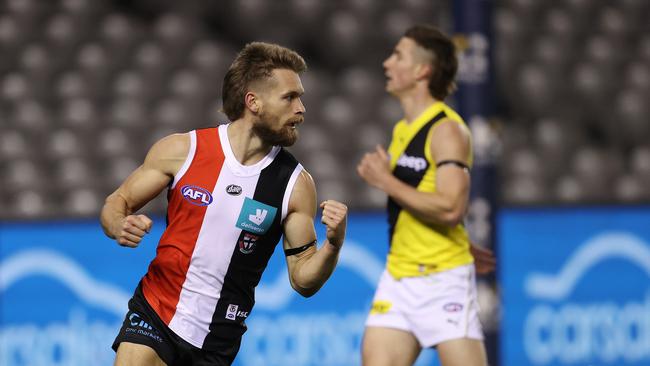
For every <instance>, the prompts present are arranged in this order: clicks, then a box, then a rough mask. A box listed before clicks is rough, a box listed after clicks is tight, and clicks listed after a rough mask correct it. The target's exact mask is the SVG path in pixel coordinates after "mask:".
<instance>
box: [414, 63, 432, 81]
mask: <svg viewBox="0 0 650 366" xmlns="http://www.w3.org/2000/svg"><path fill="white" fill-rule="evenodd" d="M432 73H433V66H432V65H431V64H430V63H421V64H418V65H417V66H416V68H415V77H416V79H417V80H424V79H427V80H428V79H429V77H430V76H431V74H432Z"/></svg>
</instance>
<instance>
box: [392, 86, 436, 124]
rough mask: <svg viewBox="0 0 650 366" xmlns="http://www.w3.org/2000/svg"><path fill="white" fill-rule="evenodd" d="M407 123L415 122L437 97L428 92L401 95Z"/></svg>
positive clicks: (400, 98)
mask: <svg viewBox="0 0 650 366" xmlns="http://www.w3.org/2000/svg"><path fill="white" fill-rule="evenodd" d="M399 101H400V103H401V104H402V110H403V111H404V119H405V120H406V123H411V122H413V121H414V120H415V119H416V118H418V117H419V116H420V115H421V114H422V112H424V111H425V110H426V109H427V108H429V107H430V106H431V105H432V104H433V103H435V102H436V99H435V98H433V97H432V96H431V94H429V93H428V92H426V93H425V92H417V91H416V92H414V93H409V94H406V95H403V96H400V97H399Z"/></svg>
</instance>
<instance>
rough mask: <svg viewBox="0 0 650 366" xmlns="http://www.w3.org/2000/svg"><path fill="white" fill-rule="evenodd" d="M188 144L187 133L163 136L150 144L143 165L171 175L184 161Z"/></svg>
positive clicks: (189, 142) (187, 151)
mask: <svg viewBox="0 0 650 366" xmlns="http://www.w3.org/2000/svg"><path fill="white" fill-rule="evenodd" d="M190 146H191V139H190V134H189V133H175V134H171V135H168V136H165V137H163V138H162V139H160V140H158V141H157V142H156V143H155V144H153V146H151V148H150V149H149V152H148V153H147V157H146V159H145V165H147V166H149V167H151V168H154V169H157V170H160V171H162V172H164V173H165V174H168V175H171V176H173V175H175V174H176V172H178V171H179V170H180V168H181V167H182V166H183V163H185V160H186V159H187V155H188V154H189V151H190Z"/></svg>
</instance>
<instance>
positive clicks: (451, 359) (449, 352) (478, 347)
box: [437, 338, 488, 366]
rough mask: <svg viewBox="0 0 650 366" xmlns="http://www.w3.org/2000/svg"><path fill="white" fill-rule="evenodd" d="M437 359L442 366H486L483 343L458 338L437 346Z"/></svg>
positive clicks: (476, 340)
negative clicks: (438, 358)
mask: <svg viewBox="0 0 650 366" xmlns="http://www.w3.org/2000/svg"><path fill="white" fill-rule="evenodd" d="M437 349H438V357H440V364H441V365H442V366H487V364H488V363H487V356H486V354H485V346H484V345H483V341H480V340H478V339H470V338H460V339H453V340H450V341H445V342H442V343H440V344H438V347H437Z"/></svg>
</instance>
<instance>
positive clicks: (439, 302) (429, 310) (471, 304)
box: [366, 264, 483, 348]
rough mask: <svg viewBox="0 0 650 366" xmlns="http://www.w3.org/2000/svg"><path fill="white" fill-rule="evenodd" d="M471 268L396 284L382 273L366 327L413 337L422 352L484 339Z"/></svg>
mask: <svg viewBox="0 0 650 366" xmlns="http://www.w3.org/2000/svg"><path fill="white" fill-rule="evenodd" d="M478 313H479V307H478V300H477V297H476V277H475V274H474V265H472V264H470V265H466V266H461V267H457V268H454V269H451V270H448V271H444V272H438V273H434V274H431V275H427V276H422V277H405V278H402V279H401V280H395V279H394V278H393V276H391V275H390V274H389V273H388V271H384V273H383V274H382V276H381V280H380V281H379V285H378V286H377V291H376V292H375V297H374V299H373V303H372V309H371V311H370V315H369V316H368V319H367V320H366V327H385V328H396V329H401V330H404V331H407V332H410V333H412V334H413V335H414V336H415V337H416V338H417V340H418V341H419V342H420V345H421V346H422V347H423V348H428V347H434V346H436V345H438V344H439V343H442V342H444V341H448V340H452V339H459V338H472V339H478V340H482V339H483V330H482V328H481V323H480V321H479V318H478Z"/></svg>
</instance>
